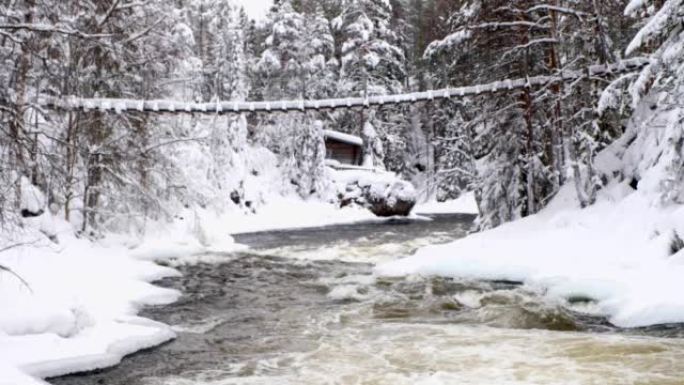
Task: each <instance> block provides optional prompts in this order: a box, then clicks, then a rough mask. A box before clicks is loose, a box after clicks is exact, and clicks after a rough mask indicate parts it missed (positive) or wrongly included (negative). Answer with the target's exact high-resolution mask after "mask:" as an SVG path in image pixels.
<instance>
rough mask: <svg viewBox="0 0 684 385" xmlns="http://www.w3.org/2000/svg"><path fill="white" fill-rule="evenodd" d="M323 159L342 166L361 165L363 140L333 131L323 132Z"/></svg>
mask: <svg viewBox="0 0 684 385" xmlns="http://www.w3.org/2000/svg"><path fill="white" fill-rule="evenodd" d="M323 137H324V138H325V158H326V159H330V160H332V161H336V162H339V163H340V164H343V165H352V166H360V165H361V164H362V163H363V140H362V139H361V138H359V137H358V136H354V135H350V134H345V133H343V132H338V131H333V130H323Z"/></svg>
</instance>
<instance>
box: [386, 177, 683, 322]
mask: <svg viewBox="0 0 684 385" xmlns="http://www.w3.org/2000/svg"><path fill="white" fill-rule="evenodd" d="M577 207H578V205H577V202H576V201H575V200H574V194H573V191H572V190H571V189H569V188H567V189H565V190H563V191H562V193H561V194H560V195H559V196H558V197H557V198H556V199H555V200H554V202H553V203H552V204H551V205H550V206H549V207H548V208H547V209H545V210H544V211H542V212H541V213H539V214H538V215H535V216H532V217H528V218H525V219H522V220H519V221H516V222H513V223H509V224H506V225H503V226H501V227H499V228H496V229H494V230H490V231H486V232H483V233H478V234H473V235H471V236H468V237H466V238H464V239H461V240H458V241H455V242H453V243H450V244H446V245H437V246H429V247H425V248H423V249H421V250H419V251H418V252H417V253H416V254H415V255H413V256H411V257H408V258H405V259H401V260H398V261H393V262H389V263H386V264H383V265H381V266H379V267H378V268H377V269H376V271H377V273H378V274H379V275H389V276H396V275H406V274H425V275H444V276H452V277H464V278H473V279H490V280H513V281H521V282H524V283H525V284H528V285H531V286H535V287H537V288H539V289H541V290H545V291H546V295H548V296H550V297H554V298H556V299H561V300H573V299H583V298H591V299H593V300H595V301H596V304H595V305H596V306H592V307H593V308H594V309H595V310H596V311H597V312H599V313H601V314H604V315H607V316H609V317H610V320H611V322H613V323H614V324H616V325H618V326H624V327H636V326H645V325H652V324H661V323H670V322H684V297H682V296H681V292H682V291H684V280H682V277H684V251H679V252H678V253H676V254H674V255H670V252H671V251H670V245H671V243H672V242H673V237H674V232H675V231H677V233H678V234H680V235H681V234H684V207H659V206H658V205H656V204H655V203H654V202H653V200H652V197H651V196H649V195H647V194H644V193H640V192H638V191H634V190H632V189H631V188H630V187H629V186H628V184H627V182H624V183H621V184H616V185H614V186H612V187H611V188H609V189H607V190H606V191H605V192H604V193H603V194H602V196H601V197H600V200H599V202H598V203H597V204H595V205H594V206H592V207H589V208H587V209H584V210H580V209H579V208H577Z"/></svg>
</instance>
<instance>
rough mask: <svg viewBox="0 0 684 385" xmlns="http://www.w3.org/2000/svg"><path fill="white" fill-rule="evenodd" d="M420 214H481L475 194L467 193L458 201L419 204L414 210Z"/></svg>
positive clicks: (434, 201)
mask: <svg viewBox="0 0 684 385" xmlns="http://www.w3.org/2000/svg"><path fill="white" fill-rule="evenodd" d="M413 212H414V213H418V214H479V209H478V207H477V202H476V201H475V194H474V193H473V192H467V193H464V194H463V195H461V196H460V197H458V198H456V199H451V200H448V201H444V202H437V201H436V200H431V201H428V202H424V203H420V204H417V205H416V207H414V209H413Z"/></svg>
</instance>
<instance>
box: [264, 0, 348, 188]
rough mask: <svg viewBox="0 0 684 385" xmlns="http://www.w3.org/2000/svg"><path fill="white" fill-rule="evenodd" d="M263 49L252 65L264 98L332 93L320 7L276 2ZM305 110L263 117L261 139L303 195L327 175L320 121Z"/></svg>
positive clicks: (329, 40) (329, 47)
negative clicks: (298, 7) (306, 9)
mask: <svg viewBox="0 0 684 385" xmlns="http://www.w3.org/2000/svg"><path fill="white" fill-rule="evenodd" d="M266 30H267V31H268V35H267V37H266V39H265V46H266V49H265V50H264V52H263V53H262V55H261V58H260V60H259V62H258V63H257V68H258V71H259V73H261V75H262V78H263V79H265V80H264V83H263V89H262V91H261V92H260V94H261V95H262V96H263V97H264V98H265V99H266V100H282V99H285V100H292V99H307V98H312V97H324V96H328V93H330V92H333V87H332V84H333V83H332V81H331V76H330V73H329V70H330V68H331V67H335V66H336V64H335V63H334V61H333V60H332V55H333V43H334V41H333V37H332V35H331V33H330V28H329V25H328V22H327V19H325V17H323V14H322V10H321V9H320V8H316V9H315V10H314V12H312V13H308V14H305V13H302V12H300V11H298V10H296V9H295V8H294V7H293V3H292V1H290V0H284V1H280V2H279V3H278V4H277V5H276V6H275V7H274V9H273V10H272V11H271V13H270V14H269V20H268V23H267V26H266ZM317 120H318V119H316V118H315V116H313V115H310V114H289V115H281V116H278V117H277V119H276V120H275V121H274V120H272V121H266V122H264V123H265V124H264V127H262V130H261V131H262V134H261V138H262V143H263V144H264V145H266V147H267V148H269V149H271V150H272V151H274V152H275V153H277V154H278V155H279V156H280V157H281V158H282V159H283V160H284V162H283V163H284V164H285V165H286V170H285V171H286V172H287V173H288V174H289V175H290V180H291V182H292V184H293V185H294V186H295V187H296V190H297V191H298V192H299V194H300V195H301V196H303V197H306V196H309V195H311V194H324V191H325V190H326V187H325V186H327V176H326V174H325V168H324V157H325V151H324V150H322V149H323V146H324V143H323V134H322V131H321V129H322V123H321V122H318V121H317Z"/></svg>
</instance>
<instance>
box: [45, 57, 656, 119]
mask: <svg viewBox="0 0 684 385" xmlns="http://www.w3.org/2000/svg"><path fill="white" fill-rule="evenodd" d="M648 64H649V61H648V59H644V58H634V59H627V60H624V61H621V62H618V63H612V64H606V65H593V66H589V67H587V68H585V69H584V70H583V71H566V72H563V73H562V74H559V75H552V76H534V77H529V78H523V79H514V80H512V79H509V80H504V81H496V82H493V83H488V84H479V85H474V86H467V87H456V88H444V89H438V90H431V91H425V92H413V93H406V94H396V95H378V96H369V97H366V98H363V97H353V98H338V99H320V100H280V101H259V102H250V101H247V102H232V101H230V102H223V101H219V102H209V103H189V102H182V101H174V100H132V99H107V98H78V97H73V96H69V97H51V96H43V97H41V98H40V99H39V100H38V104H39V105H41V106H42V107H45V108H51V109H60V110H67V111H72V110H82V111H89V110H99V111H111V112H117V113H119V112H125V111H139V112H151V113H154V112H164V113H210V114H228V113H245V112H289V111H307V110H331V109H343V108H357V107H362V108H365V107H372V106H383V105H394V104H406V103H417V102H425V101H432V100H436V99H449V98H459V97H465V96H475V95H481V94H493V93H499V92H507V91H510V90H514V89H522V88H532V87H539V86H545V85H548V84H552V83H558V82H567V81H576V80H579V79H582V78H592V77H604V76H610V75H613V74H621V73H626V72H633V71H637V70H640V69H642V68H644V67H645V66H646V65H648Z"/></svg>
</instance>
